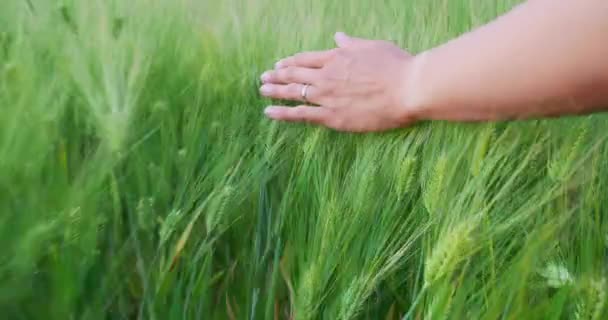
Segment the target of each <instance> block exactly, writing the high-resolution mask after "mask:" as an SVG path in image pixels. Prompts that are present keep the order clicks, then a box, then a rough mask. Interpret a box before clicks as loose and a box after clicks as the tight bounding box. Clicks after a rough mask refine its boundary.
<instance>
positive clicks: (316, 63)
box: [275, 49, 334, 69]
mask: <svg viewBox="0 0 608 320" xmlns="http://www.w3.org/2000/svg"><path fill="white" fill-rule="evenodd" d="M333 55H334V49H331V50H325V51H308V52H301V53H298V54H295V55H293V56H291V57H287V58H285V59H282V60H279V62H277V63H276V64H275V68H276V69H283V68H287V67H304V68H321V67H323V65H325V63H326V62H327V61H329V59H331V57H333Z"/></svg>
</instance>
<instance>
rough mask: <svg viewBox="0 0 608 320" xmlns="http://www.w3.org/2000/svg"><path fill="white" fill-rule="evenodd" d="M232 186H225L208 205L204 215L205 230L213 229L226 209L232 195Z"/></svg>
mask: <svg viewBox="0 0 608 320" xmlns="http://www.w3.org/2000/svg"><path fill="white" fill-rule="evenodd" d="M233 193H234V188H233V187H231V186H225V187H224V188H223V189H222V191H221V192H220V194H219V195H217V196H216V198H215V201H214V203H213V204H212V205H211V206H210V207H209V210H208V212H207V214H206V215H205V225H206V227H207V232H211V231H212V230H215V228H216V227H217V225H218V224H219V222H220V221H221V218H222V216H223V214H224V211H225V209H226V204H227V203H228V200H230V198H231V197H232V194H233Z"/></svg>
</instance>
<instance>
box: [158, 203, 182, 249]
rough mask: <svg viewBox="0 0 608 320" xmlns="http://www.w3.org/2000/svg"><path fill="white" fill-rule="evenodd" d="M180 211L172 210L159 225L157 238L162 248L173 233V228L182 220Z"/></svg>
mask: <svg viewBox="0 0 608 320" xmlns="http://www.w3.org/2000/svg"><path fill="white" fill-rule="evenodd" d="M183 216H184V215H183V214H182V211H181V210H180V209H173V210H171V212H170V213H169V214H168V215H167V217H166V218H165V220H164V221H163V223H162V224H161V227H160V231H159V237H160V246H162V245H163V244H164V243H165V242H167V240H169V238H170V237H171V235H172V234H173V231H175V227H176V226H177V223H178V222H179V221H180V220H181V219H182V218H183Z"/></svg>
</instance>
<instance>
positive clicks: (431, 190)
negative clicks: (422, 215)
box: [422, 154, 448, 215]
mask: <svg viewBox="0 0 608 320" xmlns="http://www.w3.org/2000/svg"><path fill="white" fill-rule="evenodd" d="M447 163H448V158H447V156H446V155H445V154H442V155H441V156H439V158H438V159H437V162H435V167H434V168H433V173H432V177H431V181H430V182H429V184H428V185H427V186H426V188H425V189H424V194H423V199H422V200H423V202H424V206H425V207H426V210H427V211H428V212H429V214H430V215H433V214H435V213H436V211H437V208H438V203H439V201H440V196H441V192H442V190H443V184H444V180H445V171H446V167H447Z"/></svg>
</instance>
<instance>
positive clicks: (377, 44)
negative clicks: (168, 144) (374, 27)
mask: <svg viewBox="0 0 608 320" xmlns="http://www.w3.org/2000/svg"><path fill="white" fill-rule="evenodd" d="M336 44H337V48H336V49H332V50H327V51H320V52H304V53H300V54H296V55H295V56H292V57H288V58H286V59H283V60H281V61H279V62H278V63H277V66H276V68H275V69H274V70H271V71H268V72H265V73H264V74H263V75H262V81H263V82H264V85H263V86H262V87H261V88H260V90H261V92H262V94H263V95H264V96H267V97H271V98H278V99H287V100H299V101H303V102H304V104H303V105H302V106H299V107H296V108H288V107H281V106H278V107H276V106H274V107H269V108H267V109H266V111H265V112H266V115H267V116H268V117H270V118H272V119H276V120H284V121H305V122H312V123H316V124H321V125H324V126H327V127H331V128H334V129H337V130H341V131H353V132H366V131H382V130H388V129H392V128H397V127H403V126H407V125H410V124H412V123H413V122H415V121H417V120H452V121H483V120H506V119H524V118H531V117H541V116H558V115H568V114H580V113H590V112H594V111H599V110H600V109H602V107H607V106H608V1H606V0H529V1H527V2H525V3H523V4H520V5H519V6H517V7H516V8H515V9H513V10H512V11H510V12H509V13H507V14H505V15H503V16H502V17H499V18H498V19H496V20H495V21H493V22H491V23H489V24H487V25H485V26H483V27H480V28H478V29H476V30H474V31H471V32H469V33H467V34H464V35H462V36H460V37H458V38H456V39H454V40H452V41H450V42H448V43H445V44H444V45H441V46H439V47H437V48H433V49H431V50H428V51H426V52H423V53H421V54H419V55H416V56H413V55H411V54H409V53H408V52H407V51H404V50H402V49H400V48H399V47H397V46H395V45H394V44H392V43H389V42H385V41H377V40H366V39H358V38H353V37H349V36H346V35H345V34H342V33H338V34H336ZM305 84H308V85H305ZM311 105H316V107H313V106H311Z"/></svg>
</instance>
